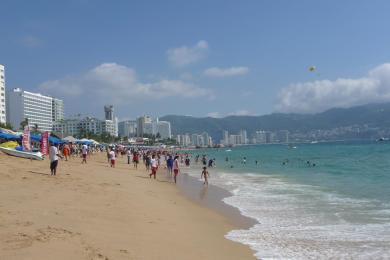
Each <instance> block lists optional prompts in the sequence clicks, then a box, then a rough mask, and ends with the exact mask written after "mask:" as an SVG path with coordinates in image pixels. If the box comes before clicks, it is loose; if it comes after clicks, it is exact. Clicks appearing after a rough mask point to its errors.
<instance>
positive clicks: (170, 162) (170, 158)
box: [167, 155, 173, 176]
mask: <svg viewBox="0 0 390 260" xmlns="http://www.w3.org/2000/svg"><path fill="white" fill-rule="evenodd" d="M172 169H173V159H172V155H169V156H168V160H167V170H168V174H169V175H170V176H172Z"/></svg>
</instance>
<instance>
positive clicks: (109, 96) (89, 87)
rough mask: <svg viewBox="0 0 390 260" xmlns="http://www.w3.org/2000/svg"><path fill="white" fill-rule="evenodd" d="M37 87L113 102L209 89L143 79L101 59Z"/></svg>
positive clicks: (206, 92) (199, 94) (200, 93)
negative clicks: (90, 66)
mask: <svg viewBox="0 0 390 260" xmlns="http://www.w3.org/2000/svg"><path fill="white" fill-rule="evenodd" d="M39 89H40V90H41V91H43V92H46V93H49V94H52V95H53V96H61V95H62V96H68V97H73V98H77V97H80V96H81V98H83V96H84V97H86V96H88V97H93V99H95V100H96V101H104V102H111V103H115V104H121V103H126V102H129V101H135V100H147V99H161V98H166V97H174V96H176V97H183V98H193V97H202V96H212V93H211V91H210V90H208V89H205V88H200V87H198V86H196V85H194V84H192V83H189V82H185V81H182V80H169V79H164V80H159V81H156V82H151V83H143V82H140V81H139V80H138V79H137V75H136V72H135V71H134V70H133V69H131V68H128V67H126V66H123V65H119V64H116V63H103V64H101V65H99V66H97V67H95V68H93V69H91V70H89V71H87V72H85V73H83V74H81V75H76V76H68V77H65V78H63V79H58V80H50V81H46V82H44V83H42V84H41V85H40V86H39Z"/></svg>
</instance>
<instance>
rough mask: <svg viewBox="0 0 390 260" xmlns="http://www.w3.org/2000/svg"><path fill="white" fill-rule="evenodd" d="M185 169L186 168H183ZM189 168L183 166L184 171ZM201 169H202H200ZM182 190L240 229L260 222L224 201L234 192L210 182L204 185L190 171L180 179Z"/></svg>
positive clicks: (189, 197)
mask: <svg viewBox="0 0 390 260" xmlns="http://www.w3.org/2000/svg"><path fill="white" fill-rule="evenodd" d="M183 169H184V170H183ZM185 170H187V169H186V168H184V167H183V168H182V171H185ZM199 171H200V170H199ZM177 186H178V188H179V189H180V192H181V193H182V194H183V195H184V196H186V197H187V198H188V199H190V200H191V201H194V202H195V203H197V204H200V205H201V206H204V207H207V208H210V209H212V210H215V211H217V212H219V213H220V214H222V215H223V216H225V217H227V218H228V220H229V221H230V222H231V223H232V224H233V225H234V226H236V227H238V228H240V229H248V228H250V227H252V226H253V225H255V224H258V221H257V220H256V219H253V218H250V217H247V216H244V215H243V214H241V212H240V210H239V209H238V208H236V207H233V206H231V205H229V204H226V203H225V202H223V199H225V198H227V197H231V196H233V194H232V193H231V192H230V191H228V190H226V189H223V188H221V187H218V186H215V185H214V184H212V183H209V185H208V186H204V185H203V184H202V182H201V181H200V180H198V179H196V178H195V177H193V176H190V175H189V174H188V173H186V172H184V173H183V177H182V178H181V179H179V181H178V185H177Z"/></svg>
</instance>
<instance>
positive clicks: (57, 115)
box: [52, 98, 64, 121]
mask: <svg viewBox="0 0 390 260" xmlns="http://www.w3.org/2000/svg"><path fill="white" fill-rule="evenodd" d="M52 113H53V121H60V120H63V119H64V101H63V100H61V99H58V98H53V100H52Z"/></svg>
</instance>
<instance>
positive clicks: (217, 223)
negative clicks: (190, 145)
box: [0, 154, 255, 259]
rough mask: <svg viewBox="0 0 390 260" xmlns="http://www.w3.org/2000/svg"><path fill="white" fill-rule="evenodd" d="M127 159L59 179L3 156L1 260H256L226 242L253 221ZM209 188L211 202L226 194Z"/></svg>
mask: <svg viewBox="0 0 390 260" xmlns="http://www.w3.org/2000/svg"><path fill="white" fill-rule="evenodd" d="M126 160H127V158H125V157H123V158H121V157H119V158H118V160H117V168H115V169H111V168H110V167H108V164H107V163H106V157H105V155H104V154H95V155H93V156H92V157H91V158H90V159H89V163H88V164H86V165H81V163H80V162H81V160H80V159H79V158H72V159H71V160H70V161H69V162H65V161H60V162H59V169H58V175H57V176H54V177H53V176H50V173H49V172H50V171H49V169H48V166H49V165H48V161H47V160H46V161H30V160H26V159H21V158H16V157H9V156H6V155H4V154H0V168H1V169H4V171H1V172H0V181H1V182H2V183H3V186H4V187H2V188H1V189H0V196H1V197H2V199H3V200H2V202H1V203H0V213H1V214H0V219H1V224H0V241H1V243H0V245H1V246H0V258H6V259H49V258H51V259H167V258H170V259H199V258H202V259H255V257H254V251H252V250H251V249H250V248H249V247H248V246H246V245H243V244H241V243H237V242H234V241H231V240H228V239H226V238H225V235H226V234H227V232H229V231H231V230H233V229H237V228H241V227H244V226H245V224H246V223H249V222H246V221H247V220H243V219H242V218H240V217H239V218H237V220H239V221H237V220H234V218H229V216H233V215H232V214H231V213H228V214H223V211H219V210H218V209H214V206H215V205H216V204H215V202H214V201H212V200H209V201H210V203H212V204H211V205H213V206H212V207H207V205H206V204H204V205H203V204H200V203H197V202H196V201H194V200H192V199H191V198H190V197H189V196H186V195H185V194H184V193H183V191H182V188H184V187H189V186H183V187H181V185H178V186H180V187H175V185H174V184H172V183H170V182H168V181H167V179H166V176H164V175H165V174H164V169H160V171H159V173H158V177H157V180H150V179H149V178H148V176H147V173H146V171H144V170H143V168H144V167H143V165H140V167H139V168H140V169H138V170H133V167H132V165H131V166H128V165H127V164H126V163H125V161H126ZM187 177H190V176H187ZM187 177H186V176H185V174H183V176H181V177H180V179H181V180H188V179H190V178H187ZM192 181H196V182H197V180H195V179H193V180H191V181H190V185H193V184H191V183H192ZM198 187H199V186H198V185H196V186H194V188H195V189H197V188H198ZM209 188H210V189H209V190H210V193H209V194H208V195H207V197H208V198H210V197H214V195H215V194H216V195H218V196H219V195H223V194H222V193H221V191H218V190H217V189H216V188H217V187H211V185H210V187H209ZM188 190H190V189H188ZM214 193H215V194H214ZM216 199H217V198H216ZM218 199H219V198H218ZM218 199H217V200H218ZM217 204H218V203H217ZM219 204H224V203H223V202H222V201H220V203H219ZM237 211H238V210H237ZM231 212H233V211H231ZM240 216H241V217H242V215H240ZM240 221H242V222H240ZM167 238H169V239H167Z"/></svg>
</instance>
